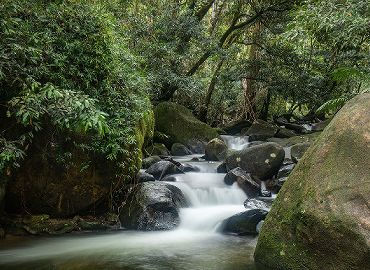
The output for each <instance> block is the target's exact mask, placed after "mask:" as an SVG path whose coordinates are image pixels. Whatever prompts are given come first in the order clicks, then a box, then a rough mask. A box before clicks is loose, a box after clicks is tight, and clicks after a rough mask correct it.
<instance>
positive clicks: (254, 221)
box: [221, 209, 268, 235]
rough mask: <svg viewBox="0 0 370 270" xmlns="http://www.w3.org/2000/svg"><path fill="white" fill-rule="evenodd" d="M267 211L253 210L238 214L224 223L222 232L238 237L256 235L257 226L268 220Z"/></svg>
mask: <svg viewBox="0 0 370 270" xmlns="http://www.w3.org/2000/svg"><path fill="white" fill-rule="evenodd" d="M267 213H268V212H267V211H266V210H263V209H252V210H248V211H245V212H242V213H239V214H236V215H234V216H232V217H230V218H228V219H226V220H224V221H223V222H222V225H221V228H222V229H221V231H222V232H223V233H232V234H237V235H255V234H258V232H257V225H258V223H260V222H261V221H263V220H264V219H265V218H266V215H267Z"/></svg>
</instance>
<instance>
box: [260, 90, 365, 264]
mask: <svg viewBox="0 0 370 270" xmlns="http://www.w3.org/2000/svg"><path fill="white" fill-rule="evenodd" d="M369 108H370V93H367V94H362V95H359V96H357V97H355V98H353V99H352V100H351V101H349V102H348V103H347V104H346V105H345V106H344V107H343V108H342V109H341V110H340V111H339V112H338V113H337V114H336V116H335V117H334V119H333V120H332V121H331V123H330V124H329V125H328V127H327V128H326V129H325V130H324V131H323V133H322V134H321V136H320V137H319V138H318V139H317V141H316V142H315V143H314V144H313V145H312V146H311V147H310V148H309V149H308V150H307V152H306V153H305V155H304V157H303V158H302V159H301V160H300V162H299V163H298V164H297V166H296V168H295V169H294V170H293V172H292V173H291V174H290V176H289V177H288V180H287V181H286V183H285V184H284V186H283V187H282V189H281V191H280V193H279V195H278V197H277V199H276V200H275V202H274V204H273V206H272V208H271V211H270V213H269V214H268V216H267V218H266V220H265V223H264V225H263V227H262V230H261V233H260V235H259V239H258V243H257V247H256V250H255V255H254V257H255V261H256V262H257V264H259V265H261V266H262V267H265V268H268V269H310V270H320V269H335V270H348V269H356V270H366V269H369V265H370V226H369V220H370V210H369V202H370V181H369V176H370V166H369V164H370V125H369V123H370V110H369Z"/></svg>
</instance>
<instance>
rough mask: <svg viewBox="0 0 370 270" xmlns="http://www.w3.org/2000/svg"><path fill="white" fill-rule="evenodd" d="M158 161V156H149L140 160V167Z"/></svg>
mask: <svg viewBox="0 0 370 270" xmlns="http://www.w3.org/2000/svg"><path fill="white" fill-rule="evenodd" d="M158 161H161V158H160V157H159V156H150V157H147V158H144V159H143V162H142V168H143V169H148V168H149V167H150V166H152V165H153V164H154V163H157V162H158Z"/></svg>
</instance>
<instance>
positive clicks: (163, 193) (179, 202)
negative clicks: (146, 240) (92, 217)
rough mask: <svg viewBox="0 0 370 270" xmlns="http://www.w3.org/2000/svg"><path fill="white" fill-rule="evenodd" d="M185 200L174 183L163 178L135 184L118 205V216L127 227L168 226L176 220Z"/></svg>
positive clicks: (175, 223) (146, 229)
mask: <svg viewBox="0 0 370 270" xmlns="http://www.w3.org/2000/svg"><path fill="white" fill-rule="evenodd" d="M186 206H188V203H187V201H186V199H185V197H184V195H183V194H182V192H181V190H180V189H178V188H177V187H175V186H173V185H170V184H167V183H163V182H146V183H142V184H139V185H138V187H137V188H136V189H135V190H134V191H133V192H132V193H131V195H130V196H129V198H128V200H127V202H126V203H125V204H124V205H123V206H122V208H121V211H120V215H119V219H120V221H121V225H122V227H124V228H126V229H130V230H142V231H159V230H171V229H174V228H176V227H177V226H178V225H179V224H180V218H179V209H180V208H181V207H186Z"/></svg>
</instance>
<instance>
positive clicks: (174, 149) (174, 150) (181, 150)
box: [171, 143, 192, 156]
mask: <svg viewBox="0 0 370 270" xmlns="http://www.w3.org/2000/svg"><path fill="white" fill-rule="evenodd" d="M171 154H172V155H173V156H186V155H191V154H192V152H191V151H190V150H189V148H188V147H186V146H185V145H183V144H182V143H174V144H173V145H172V146H171Z"/></svg>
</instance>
